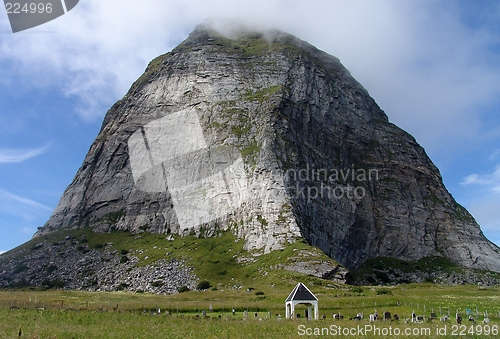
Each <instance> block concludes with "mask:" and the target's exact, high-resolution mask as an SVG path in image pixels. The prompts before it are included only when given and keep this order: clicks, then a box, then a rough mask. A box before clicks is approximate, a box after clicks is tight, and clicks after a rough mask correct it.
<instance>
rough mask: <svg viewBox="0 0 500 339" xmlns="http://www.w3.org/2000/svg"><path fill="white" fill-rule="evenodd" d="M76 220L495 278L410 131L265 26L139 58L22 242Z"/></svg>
mask: <svg viewBox="0 0 500 339" xmlns="http://www.w3.org/2000/svg"><path fill="white" fill-rule="evenodd" d="M381 81H383V79H381ZM88 229H91V230H93V232H94V233H95V234H103V235H105V234H109V233H110V232H114V231H126V232H129V233H130V234H149V233H151V234H158V235H164V236H167V237H175V238H176V239H177V237H178V236H191V237H193V236H194V237H198V238H212V237H217V236H220V235H221V234H223V233H225V232H229V233H232V234H233V235H234V236H236V240H235V241H238V239H240V240H242V250H244V251H247V252H248V253H252V255H253V256H258V255H266V254H270V253H272V252H273V251H276V250H283V249H285V248H287V246H289V245H290V244H294V243H296V242H297V241H300V240H301V239H305V240H306V241H307V243H308V244H309V245H312V246H315V247H318V248H319V249H321V250H322V251H324V253H326V254H327V255H328V256H329V257H330V258H333V259H334V260H336V261H337V262H339V263H341V264H342V265H344V266H345V267H347V268H349V269H356V268H358V267H360V266H361V265H362V264H363V263H365V262H367V261H368V260H370V259H373V258H378V257H389V258H397V259H403V260H409V261H416V260H420V259H422V258H426V257H444V258H446V259H448V260H450V261H452V262H454V263H457V264H459V265H462V266H465V267H469V268H477V269H484V270H491V271H496V272H500V260H499V259H500V249H499V248H498V247H497V246H495V245H494V244H493V243H491V242H490V241H488V240H487V239H486V238H485V237H484V235H483V233H482V232H481V230H480V227H479V225H478V224H477V223H476V222H475V220H474V219H473V217H472V216H471V215H470V214H469V213H468V212H467V210H466V209H464V208H463V207H462V206H460V205H459V204H458V203H457V202H456V201H455V200H454V199H453V197H452V196H451V194H450V193H449V192H448V191H447V190H446V188H445V186H444V184H443V182H442V178H441V175H440V173H439V170H438V169H437V168H436V166H434V164H433V163H432V161H431V160H430V159H429V157H428V156H427V155H426V153H425V151H424V149H423V148H422V147H421V146H420V145H419V144H418V143H417V142H416V140H415V139H414V138H413V137H412V136H411V135H410V134H408V133H407V132H405V131H403V130H402V129H400V128H398V127H397V126H395V125H394V124H392V123H390V122H389V120H388V118H387V116H386V114H385V113H384V112H383V111H382V110H381V109H380V108H379V106H378V105H377V104H376V102H375V101H374V100H373V99H372V98H371V97H370V96H369V94H368V92H367V91H366V90H365V89H364V88H363V87H362V86H361V85H360V84H359V83H358V82H357V81H356V80H355V79H354V78H353V77H352V76H351V75H350V73H349V72H348V71H347V69H345V68H344V67H343V66H342V64H341V63H340V61H339V60H338V59H337V58H335V57H333V56H330V55H328V54H326V53H325V52H322V51H320V50H318V49H316V48H315V47H313V46H312V45H310V44H308V43H306V42H304V41H301V40H299V39H298V38H296V37H294V36H291V35H289V34H286V33H283V32H279V31H267V32H264V33H255V32H252V31H249V30H245V29H243V28H240V29H233V30H232V31H231V32H230V33H224V34H222V33H219V32H218V31H216V30H215V29H213V28H211V27H210V26H209V25H208V24H204V25H200V26H198V27H197V28H196V29H195V30H194V31H193V32H192V33H191V34H190V35H189V37H188V38H187V39H186V40H185V41H184V42H182V43H181V44H180V45H179V46H177V47H176V48H175V49H173V50H172V51H171V52H169V53H167V54H164V55H161V56H159V57H157V58H156V59H154V60H153V61H151V63H150V64H149V65H148V67H147V69H146V71H145V73H144V74H143V75H142V76H141V77H140V78H139V79H138V80H137V81H136V82H135V83H134V84H133V85H132V87H131V88H130V90H129V92H128V93H127V94H126V95H125V97H124V98H123V99H121V100H119V101H118V102H117V103H116V104H114V105H113V106H112V107H111V109H110V110H109V111H108V112H107V114H106V116H105V118H104V122H103V125H102V128H101V131H100V132H99V135H98V136H97V138H96V140H95V142H94V143H93V144H92V146H91V147H90V150H89V152H88V154H87V156H86V157H85V160H84V162H83V165H82V166H81V168H80V169H79V170H78V172H77V174H76V176H75V178H74V180H73V182H72V183H71V184H70V185H69V187H68V188H67V189H66V191H65V192H64V194H63V196H62V198H61V200H60V202H59V205H58V206H57V208H56V210H55V211H54V213H53V215H52V216H51V217H50V219H49V220H48V221H47V223H46V224H45V225H44V226H43V227H40V228H39V230H38V232H37V233H36V234H35V239H34V240H36V239H44V237H47V236H50V235H51V234H53V233H57V231H61V230H88ZM299 266H300V265H299Z"/></svg>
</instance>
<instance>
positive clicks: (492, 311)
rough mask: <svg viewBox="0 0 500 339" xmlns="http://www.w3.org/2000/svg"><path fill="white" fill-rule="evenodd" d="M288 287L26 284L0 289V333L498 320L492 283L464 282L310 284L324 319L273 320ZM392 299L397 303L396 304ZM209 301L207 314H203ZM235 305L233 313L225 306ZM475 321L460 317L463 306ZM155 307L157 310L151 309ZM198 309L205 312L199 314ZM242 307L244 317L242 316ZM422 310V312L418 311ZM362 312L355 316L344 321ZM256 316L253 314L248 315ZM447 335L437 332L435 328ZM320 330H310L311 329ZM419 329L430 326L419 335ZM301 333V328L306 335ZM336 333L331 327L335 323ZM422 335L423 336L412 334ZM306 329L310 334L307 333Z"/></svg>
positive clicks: (195, 334) (207, 334)
mask: <svg viewBox="0 0 500 339" xmlns="http://www.w3.org/2000/svg"><path fill="white" fill-rule="evenodd" d="M292 288H293V285H289V286H288V288H277V287H276V285H274V286H267V287H266V288H262V289H260V290H259V291H255V290H250V291H248V290H245V289H229V290H215V291H213V290H208V291H190V292H185V293H179V294H174V295H168V296H167V295H154V294H148V293H132V292H97V293H89V292H79V291H60V290H49V291H41V290H34V289H27V290H11V291H2V292H0V337H1V338H17V337H18V334H19V329H20V328H21V330H22V335H21V337H22V338H37V339H38V338H58V339H59V338H106V339H108V338H120V339H122V338H131V339H134V338H182V339H186V338H301V337H335V335H334V333H335V332H334V331H333V332H332V329H331V327H330V326H332V325H334V326H341V327H342V328H351V327H358V325H359V326H362V327H363V328H364V326H365V325H368V326H371V325H374V326H377V327H378V328H379V331H381V330H382V329H383V330H385V331H389V327H391V328H392V331H394V330H395V329H396V328H397V329H399V331H401V332H403V331H405V330H406V329H408V330H409V331H417V332H418V331H421V332H418V335H415V333H417V332H410V333H412V335H411V336H406V335H404V334H400V335H392V336H391V335H385V334H387V333H385V334H384V333H383V332H380V333H375V334H373V333H366V332H362V334H359V333H356V335H348V336H345V335H344V337H360V338H384V337H389V338H390V337H393V338H398V337H410V338H411V337H419V338H420V337H421V338H446V337H449V338H451V337H457V336H455V335H452V334H453V333H452V330H453V328H452V326H453V325H454V324H455V321H454V316H455V312H456V311H457V310H458V311H459V312H461V313H462V315H463V316H464V322H463V324H464V325H465V332H463V330H464V329H461V328H456V332H455V334H457V335H458V334H460V332H463V333H462V334H464V336H462V337H467V338H492V337H496V336H498V335H494V333H496V332H493V334H492V333H491V332H490V334H489V335H485V334H480V335H479V334H477V333H478V332H479V331H485V330H486V326H485V325H484V324H482V322H481V321H482V319H483V312H484V311H488V313H489V317H490V320H491V321H490V323H489V330H490V331H491V329H493V328H494V326H496V328H497V329H498V325H499V324H500V315H499V311H500V294H499V292H500V288H499V287H488V288H485V287H478V286H472V285H464V286H442V285H433V284H411V285H400V286H395V287H349V286H343V287H342V286H337V287H335V288H331V287H325V286H320V285H317V284H314V283H312V284H310V285H309V288H310V289H311V290H312V292H313V293H315V294H316V296H317V297H318V298H319V308H320V310H319V314H320V317H322V315H323V314H324V315H325V316H326V319H321V320H317V321H306V320H305V319H304V318H303V317H304V311H305V307H299V308H298V309H297V313H299V312H300V313H301V314H302V318H301V319H295V320H285V319H281V320H280V319H279V318H278V314H280V315H281V317H284V311H285V307H284V300H285V299H286V297H287V295H288V293H289V292H290V291H291V289H292ZM398 303H399V304H400V305H399V306H398ZM210 305H212V312H210ZM233 308H234V309H235V311H236V314H235V315H233V314H232V312H231V310H232V309H233ZM476 308H477V310H478V312H479V314H480V316H479V318H478V321H477V322H476V323H472V322H469V321H468V320H467V319H466V310H467V309H469V310H470V311H471V312H472V313H473V316H474V317H475V316H476V315H475V313H476ZM158 309H160V311H161V313H158ZM375 309H376V310H377V311H378V313H379V315H381V314H382V313H383V312H385V311H389V312H391V314H395V313H396V314H398V315H399V317H400V321H381V320H379V321H377V322H375V323H369V322H368V314H369V313H373V312H374V310H375ZM203 310H205V311H206V312H207V313H206V315H207V316H208V317H207V318H203V313H202V312H203ZM244 310H248V319H244V318H243V315H244ZM413 310H414V311H415V313H416V314H418V315H425V316H426V317H429V315H430V313H431V312H432V311H433V312H434V313H436V315H437V316H438V317H440V316H441V315H442V314H445V313H448V312H449V313H450V315H451V318H452V319H451V321H450V322H448V323H446V324H445V323H442V322H440V321H439V319H438V320H433V321H432V322H429V321H425V322H424V323H421V324H417V323H408V324H407V323H406V322H405V320H404V319H405V318H409V317H410V316H411V313H412V311H413ZM424 310H425V313H424ZM338 312H340V314H342V315H343V316H344V319H343V320H334V319H333V318H332V315H333V313H338ZM358 312H363V313H364V315H365V319H364V320H362V321H356V320H349V319H348V318H351V317H353V316H355V315H356V314H357V313H358ZM255 313H257V317H255ZM444 325H446V326H447V328H446V331H447V335H446V336H445V335H437V334H436V333H435V332H436V330H437V328H438V326H439V327H440V328H441V330H443V328H444ZM315 328H317V330H316V331H323V332H316V334H323V335H315V333H314V330H315ZM426 329H428V330H429V331H431V334H430V335H427V334H428V333H427V332H426ZM308 331H309V332H308ZM337 331H338V328H337ZM420 333H423V334H424V335H420ZM308 334H311V335H308Z"/></svg>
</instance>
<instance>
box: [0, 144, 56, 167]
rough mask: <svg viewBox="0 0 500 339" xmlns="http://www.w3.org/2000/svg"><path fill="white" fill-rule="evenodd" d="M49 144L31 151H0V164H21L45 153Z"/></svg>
mask: <svg viewBox="0 0 500 339" xmlns="http://www.w3.org/2000/svg"><path fill="white" fill-rule="evenodd" d="M50 146H51V145H50V144H48V145H46V146H43V147H40V148H36V149H31V150H26V149H0V164H6V163H17V162H23V161H26V160H28V159H31V158H33V157H36V156H38V155H41V154H43V153H45V152H47V151H48V150H49V148H50Z"/></svg>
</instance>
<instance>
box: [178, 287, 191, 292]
mask: <svg viewBox="0 0 500 339" xmlns="http://www.w3.org/2000/svg"><path fill="white" fill-rule="evenodd" d="M177 292H179V293H184V292H189V287H187V286H181V287H179V288H178V289H177Z"/></svg>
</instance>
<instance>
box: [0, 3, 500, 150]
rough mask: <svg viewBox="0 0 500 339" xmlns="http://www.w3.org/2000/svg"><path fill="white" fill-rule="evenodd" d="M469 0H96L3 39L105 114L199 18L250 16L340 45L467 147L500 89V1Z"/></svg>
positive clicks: (392, 111)
mask: <svg viewBox="0 0 500 339" xmlns="http://www.w3.org/2000/svg"><path fill="white" fill-rule="evenodd" d="M461 6H463V5H461V4H460V2H433V1H418V2H407V3H406V2H405V4H404V5H402V4H401V2H399V1H395V0H381V1H376V2H374V1H361V2H353V1H327V0H312V1H307V2H300V1H292V0H290V1H286V2H285V1H283V0H265V1H264V0H255V1H251V2H245V1H229V0H214V1H210V2H207V1H202V0H193V1H182V0H168V1H167V0H144V1H142V2H137V1H135V0H120V1H118V0H108V1H101V0H87V1H85V2H80V4H79V5H78V7H77V8H76V9H75V10H73V11H71V12H70V13H68V14H67V15H64V16H63V17H61V18H59V19H57V20H54V21H52V22H50V23H47V24H46V25H44V26H43V28H40V30H52V31H54V32H56V33H55V34H39V35H37V36H36V39H32V38H30V36H27V35H12V36H8V39H4V41H2V42H0V52H1V53H0V63H1V62H7V63H8V64H9V65H10V66H11V67H15V69H16V70H18V71H19V72H20V73H22V74H25V75H26V76H29V77H30V79H33V82H34V83H36V84H38V85H39V86H44V85H46V86H50V85H54V84H56V85H57V86H60V88H61V90H62V91H63V92H64V93H65V94H67V95H68V96H72V97H73V96H74V97H76V98H79V99H80V100H79V102H80V106H78V108H77V111H79V112H80V114H81V115H82V116H84V117H85V118H87V119H95V118H100V117H102V115H103V114H104V113H105V109H106V108H107V107H109V105H110V104H112V102H113V101H115V100H116V99H118V98H119V97H121V96H122V95H123V94H125V92H126V90H127V89H128V88H129V87H130V85H131V84H132V82H133V81H134V80H135V79H136V78H137V77H139V76H140V74H141V73H142V72H143V71H144V68H145V66H146V64H147V62H148V61H149V60H151V59H153V58H154V57H156V56H157V55H159V54H162V53H165V52H167V51H168V50H170V49H171V48H173V47H174V46H175V45H177V44H178V43H179V42H180V41H181V40H183V39H184V38H185V37H186V36H187V34H188V33H189V32H190V31H191V30H192V29H193V28H194V26H195V25H196V24H197V23H201V22H203V21H204V20H205V19H206V18H207V17H227V18H241V17H243V18H244V19H245V21H247V22H251V23H254V24H255V25H257V26H259V27H269V26H273V27H277V28H279V29H282V30H285V31H288V32H290V33H293V34H295V35H297V36H298V37H299V38H302V39H305V40H308V41H309V42H311V43H313V44H315V45H316V46H317V47H319V48H321V49H324V50H326V51H327V52H329V53H331V54H334V55H335V56H337V57H339V58H340V59H341V61H342V62H343V63H344V64H345V65H346V66H347V67H348V69H349V70H350V71H351V72H352V74H353V75H354V76H355V77H356V78H357V79H359V80H360V81H361V83H363V85H364V86H365V87H367V89H368V90H369V91H370V93H371V94H373V95H374V97H375V99H376V100H377V101H378V102H379V103H380V104H381V106H382V108H383V109H385V110H386V112H387V113H388V114H389V116H390V117H391V119H392V120H393V121H394V122H395V123H397V124H400V125H401V126H402V127H403V128H408V130H409V132H411V133H412V134H414V135H415V136H416V137H417V139H418V140H419V141H420V142H421V143H423V145H424V146H426V147H428V148H430V149H431V150H432V149H439V148H450V147H452V146H451V145H457V146H456V147H457V149H459V146H460V143H464V142H467V140H473V139H474V138H476V137H477V136H478V135H481V134H482V133H484V132H485V131H482V129H488V128H489V127H488V126H487V127H488V128H486V127H484V126H483V125H482V121H481V117H480V116H478V113H477V107H478V106H480V105H484V104H487V103H490V102H491V101H492V100H496V98H498V95H499V94H500V93H499V92H500V91H499V87H498V83H499V82H500V72H499V71H498V70H499V69H500V63H499V62H498V58H497V57H496V56H495V55H494V53H492V52H491V51H492V48H495V46H497V44H498V40H499V39H498V34H497V33H496V32H497V31H496V28H495V27H496V26H495V25H496V23H497V22H498V17H500V15H499V11H498V8H499V5H497V4H493V5H491V6H490V7H492V9H491V10H489V11H488V14H489V15H488V18H487V19H488V20H485V22H484V24H483V25H481V27H480V28H478V27H474V26H470V25H467V24H466V23H465V22H464V20H463V19H462V15H461V13H460V11H459V9H460V8H461ZM152 8H153V9H154V10H151V9H152ZM481 8H483V7H481ZM483 16H484V15H483ZM131 22H133V23H134V24H133V25H131V24H130V23H131ZM75 42H77V43H75ZM131 51H133V53H131ZM444 145H445V146H444Z"/></svg>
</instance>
